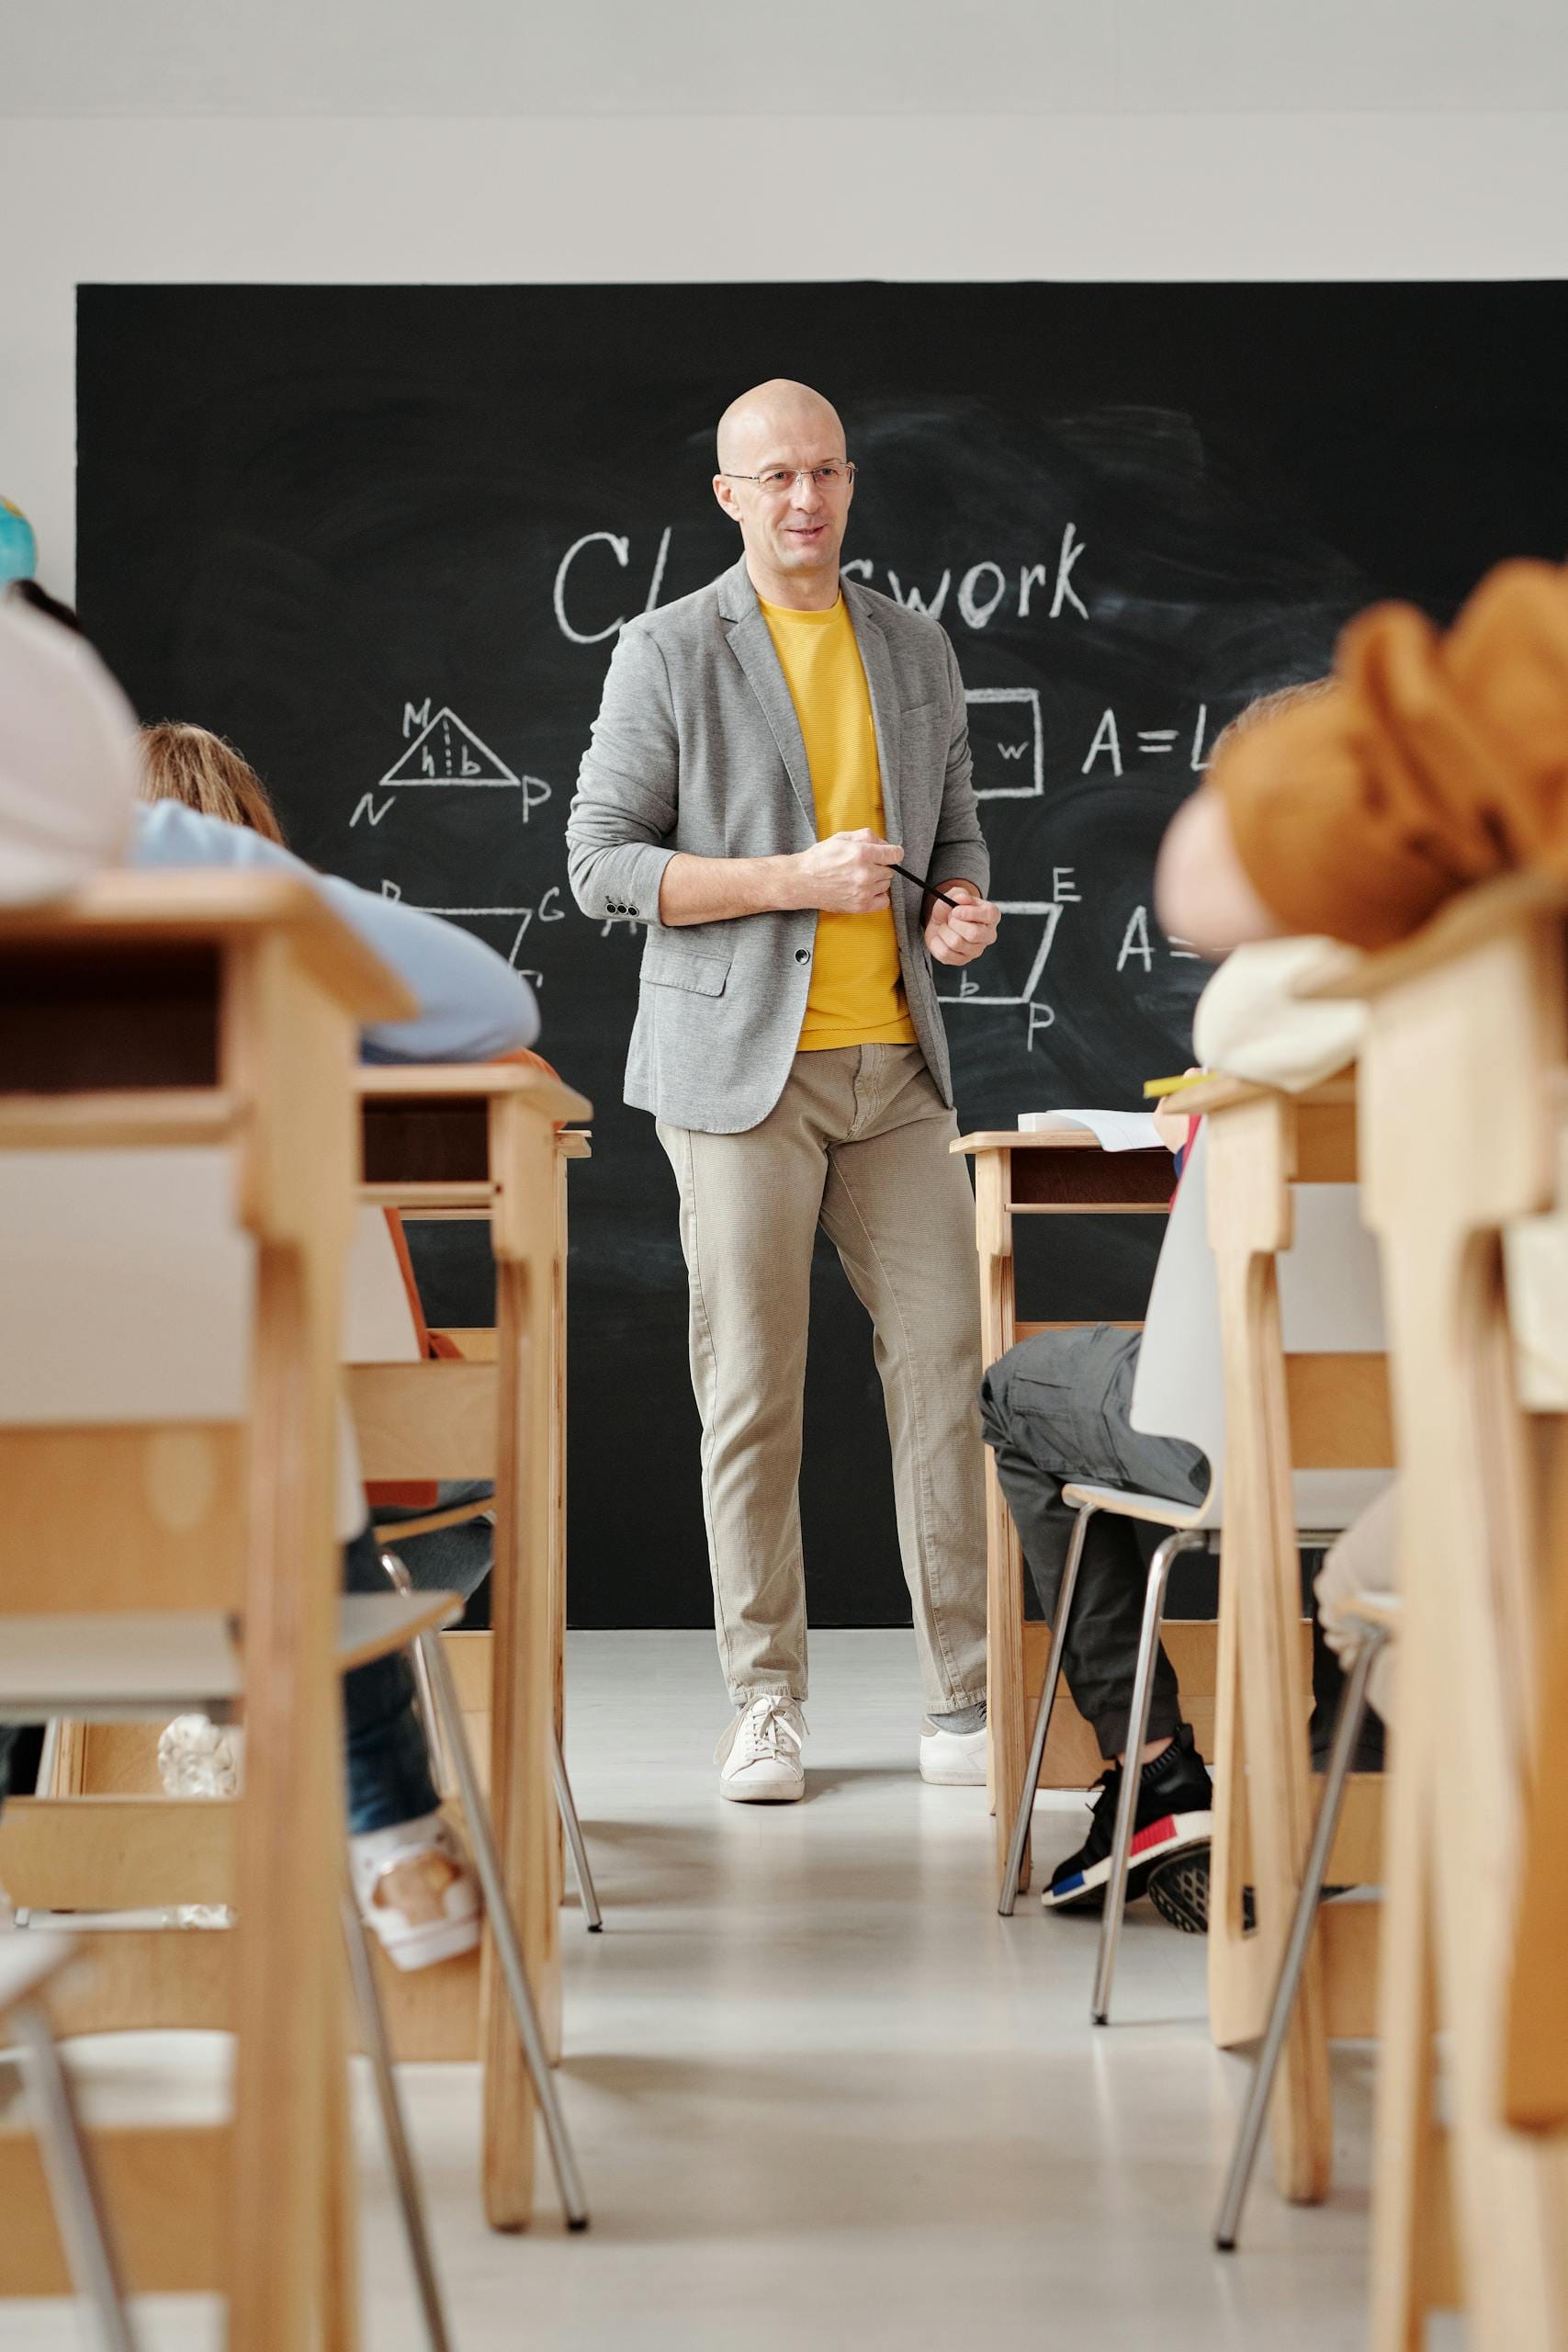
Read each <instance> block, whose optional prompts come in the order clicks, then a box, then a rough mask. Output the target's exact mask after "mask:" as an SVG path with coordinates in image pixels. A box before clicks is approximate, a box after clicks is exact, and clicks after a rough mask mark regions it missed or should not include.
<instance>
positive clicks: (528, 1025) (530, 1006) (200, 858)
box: [130, 800, 539, 1062]
mask: <svg viewBox="0 0 1568 2352" xmlns="http://www.w3.org/2000/svg"><path fill="white" fill-rule="evenodd" d="M130 864H131V865H148V866H152V865H157V866H192V865H225V866H239V867H249V868H251V869H253V870H254V869H255V868H257V867H260V868H263V869H265V870H266V871H267V872H270V873H284V874H293V875H296V876H298V877H299V879H300V880H301V881H304V882H308V883H310V887H311V888H312V889H315V890H319V891H320V893H321V896H322V898H323V899H326V901H327V903H328V905H329V906H330V907H331V908H332V910H333V912H334V914H338V915H341V916H342V918H343V920H344V922H346V923H348V924H349V925H350V926H351V927H352V928H353V929H354V930H355V931H356V932H357V933H359V935H360V937H361V938H362V939H363V940H364V941H365V942H366V944H367V946H369V947H372V948H373V949H374V950H375V952H376V954H377V955H378V956H380V957H381V958H382V960H383V962H385V963H387V964H389V965H390V967H391V968H392V969H393V971H395V972H396V973H397V974H398V976H399V978H400V979H403V980H405V981H406V982H407V983H408V985H409V987H410V988H411V989H412V990H413V993H414V995H415V996H416V997H417V998H418V999H419V1007H420V1010H419V1015H418V1018H417V1019H416V1020H413V1021H394V1022H377V1023H371V1025H370V1026H369V1027H368V1028H367V1029H366V1030H365V1032H364V1033H363V1045H364V1050H365V1055H366V1058H367V1060H370V1061H397V1062H403V1061H408V1062H477V1061H488V1060H490V1059H491V1057H493V1056H495V1055H497V1054H507V1053H512V1052H514V1051H515V1049H516V1048H517V1047H518V1046H531V1045H532V1044H533V1042H534V1039H535V1038H536V1036H537V1035H538V1034H539V1009H538V1006H537V1004H536V1002H535V1001H534V991H533V989H531V988H530V987H529V986H528V983H527V981H526V980H525V979H524V978H522V976H521V975H520V974H519V973H517V972H514V971H513V969H512V967H511V966H510V965H509V964H508V963H507V962H506V961H505V959H504V958H503V957H502V956H498V955H497V954H496V953H495V951H494V949H493V948H490V947H487V946H486V945H485V944H484V943H483V941H482V940H479V939H475V938H473V937H471V936H470V934H469V933H468V932H466V931H459V930H458V928H457V925H456V923H449V922H442V921H441V919H440V917H439V916H437V915H431V914H425V913H423V911H422V910H420V909H419V908H417V907H405V906H404V905H403V904H402V903H401V901H400V900H399V899H384V898H382V897H380V896H379V895H378V893H376V892H375V891H372V890H360V889H356V888H355V886H354V884H353V883H352V882H344V881H341V880H339V878H338V877H337V876H335V875H332V874H318V873H317V872H316V869H315V868H314V866H311V865H306V864H305V862H304V860H303V859H302V858H298V857H295V856H293V855H291V854H290V853H289V852H288V850H286V849H280V848H279V847H278V846H277V844H276V842H269V841H265V840H264V839H263V838H262V836H261V834H259V833H253V832H250V831H247V829H246V828H245V827H244V826H243V825H227V824H224V823H223V821H222V820H221V819H220V818H217V817H203V816H201V815H199V814H198V812H197V810H196V809H186V808H184V807H183V806H182V805H181V804H180V803H179V802H178V801H174V800H157V801H153V802H152V803H151V804H150V805H143V806H141V808H139V809H138V810H137V812H136V826H135V831H134V833H133V835H132V840H131V848H130Z"/></svg>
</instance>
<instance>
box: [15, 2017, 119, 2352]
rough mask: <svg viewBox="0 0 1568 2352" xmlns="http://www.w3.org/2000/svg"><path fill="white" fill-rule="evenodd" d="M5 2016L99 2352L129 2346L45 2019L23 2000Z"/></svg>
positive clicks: (77, 2122) (91, 2170) (85, 2151)
mask: <svg viewBox="0 0 1568 2352" xmlns="http://www.w3.org/2000/svg"><path fill="white" fill-rule="evenodd" d="M11 2023H12V2026H13V2027H14V2029H15V2031H16V2035H17V2040H18V2041H19V2042H20V2043H21V2045H22V2051H23V2056H24V2060H25V2066H26V2073H27V2078H28V2086H29V2087H30V2088H31V2090H32V2091H33V2093H34V2094H35V2096H36V2098H37V2099H38V2104H39V2145H40V2147H41V2148H42V2151H43V2161H44V2168H45V2170H46V2172H47V2173H48V2175H49V2183H50V2188H51V2193H52V2196H53V2199H54V2211H55V2219H56V2221H57V2222H58V2223H59V2226H60V2234H61V2238H62V2241H63V2243H64V2247H65V2258H66V2261H67V2262H68V2263H69V2265H70V2267H71V2276H72V2278H73V2280H74V2281H75V2286H76V2292H77V2293H78V2294H79V2295H80V2296H81V2297H82V2299H83V2301H85V2302H87V2303H90V2304H91V2306H92V2309H93V2312H94V2314H95V2316H96V2320H97V2326H98V2336H99V2340H100V2342H101V2344H102V2345H103V2346H104V2352H136V2338H135V2336H134V2335H132V2333H131V2327H130V2313H129V2312H128V2311H127V2310H126V2307H125V2282H124V2279H123V2278H122V2277H121V2274H120V2267H119V2260H118V2256H117V2254H116V2251H115V2245H114V2239H113V2236H112V2235H111V2233H110V2230H109V2224H108V2217H107V2211H106V2209H105V2205H104V2199H103V2191H102V2188H100V2186H99V2183H98V2177H97V2169H96V2165H94V2162H93V2158H92V2153H91V2151H90V2149H89V2148H88V2145H87V2141H86V2136H85V2133H84V2131H83V2130H82V2122H81V2118H80V2116H79V2115H78V2113H77V2111H76V2100H75V2096H74V2094H73V2091H72V2088H71V2078H70V2076H69V2075H67V2073H66V2071H65V2066H64V2062H63V2061H62V2058H61V2055H60V2052H59V2050H58V2049H57V2048H56V2046H55V2041H54V2035H53V2032H52V2030H51V2027H50V2023H49V2019H48V2018H46V2017H45V2016H44V2014H43V2012H42V2011H41V2010H40V2009H39V2008H36V2007H34V2006H33V2004H32V2003H31V2002H30V2001H23V2002H21V2003H19V2004H18V2005H17V2007H15V2008H14V2009H13V2010H12V2011H11Z"/></svg>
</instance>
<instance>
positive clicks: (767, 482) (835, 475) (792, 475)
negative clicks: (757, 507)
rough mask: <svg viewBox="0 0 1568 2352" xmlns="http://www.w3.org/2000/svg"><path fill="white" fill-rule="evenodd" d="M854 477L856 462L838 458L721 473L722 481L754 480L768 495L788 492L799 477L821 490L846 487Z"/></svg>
mask: <svg viewBox="0 0 1568 2352" xmlns="http://www.w3.org/2000/svg"><path fill="white" fill-rule="evenodd" d="M854 478H855V469H854V468H853V466H852V465H851V464H849V463H848V462H847V461H846V462H845V463H843V464H841V465H840V463H839V461H838V460H837V459H836V458H835V459H834V460H833V462H832V463H831V464H830V465H826V466H775V467H774V468H773V471H772V472H771V473H765V474H725V473H721V474H720V476H719V480H720V481H754V482H755V483H756V485H757V487H758V489H759V490H760V491H761V492H762V494H763V496H764V497H765V498H783V497H784V496H786V495H787V494H788V493H789V492H791V491H793V490H794V488H795V483H796V482H797V481H814V482H815V483H816V484H817V487H818V490H847V489H848V488H849V486H850V484H851V482H852V481H853V480H854Z"/></svg>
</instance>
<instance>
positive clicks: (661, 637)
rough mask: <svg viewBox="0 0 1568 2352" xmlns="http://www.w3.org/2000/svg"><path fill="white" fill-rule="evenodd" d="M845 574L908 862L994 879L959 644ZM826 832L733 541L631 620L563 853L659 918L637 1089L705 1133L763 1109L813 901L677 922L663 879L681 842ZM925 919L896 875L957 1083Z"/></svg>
mask: <svg viewBox="0 0 1568 2352" xmlns="http://www.w3.org/2000/svg"><path fill="white" fill-rule="evenodd" d="M843 585H844V599H845V602H846V603H847V604H848V605H849V608H850V616H851V619H852V621H853V624H854V631H855V637H856V639H857V641H858V643H859V646H860V654H861V661H862V662H863V664H864V668H865V674H866V682H867V684H868V685H869V686H870V689H871V709H872V718H873V720H874V724H875V729H876V747H877V755H878V758H879V760H880V762H881V766H882V799H883V807H884V810H885V813H886V822H887V837H888V839H889V840H890V841H894V842H900V843H901V844H902V846H903V849H904V854H905V863H906V864H907V865H910V866H912V867H913V868H914V870H915V871H916V872H917V873H919V874H929V875H930V876H931V879H932V880H933V881H936V882H941V881H943V880H946V879H949V878H953V879H956V878H958V877H959V876H963V877H964V879H965V880H967V881H970V882H973V883H974V884H975V886H976V888H977V889H978V890H980V891H981V892H982V893H983V892H984V891H985V889H986V887H987V879H988V877H989V873H990V862H989V859H988V858H987V854H986V843H985V839H984V836H983V835H982V833H981V831H980V822H979V817H978V815H977V813H976V802H975V788H974V785H973V783H972V781H971V776H970V761H969V731H968V726H967V714H966V711H965V707H964V682H963V680H962V679H961V678H960V676H959V674H958V662H957V659H956V657H955V656H954V653H953V648H952V646H951V645H950V644H949V642H948V639H947V636H946V634H945V632H944V631H943V630H942V628H941V627H940V626H939V625H938V623H937V622H935V621H933V620H931V619H930V618H929V617H928V616H926V615H925V614H923V613H919V612H908V611H906V610H905V608H904V606H903V605H897V604H895V603H894V602H893V600H892V598H891V597H887V596H880V595H878V594H877V593H876V592H875V590H874V589H872V588H863V587H862V586H861V585H860V583H859V582H858V581H854V580H846V581H845V582H844V583H843ZM816 839H817V815H816V809H815V806H814V803H813V800H812V796H811V776H810V773H809V770H808V768H807V760H806V746H805V744H804V742H803V741H802V740H801V734H800V726H799V722H798V721H797V719H796V718H795V705H794V703H793V702H792V701H791V699H790V692H789V687H788V686H787V684H785V682H784V672H783V670H782V669H781V668H780V667H779V662H778V656H777V655H776V654H775V653H774V651H773V639H772V637H771V636H770V635H769V633H768V624H767V621H766V620H765V618H764V617H763V615H762V613H761V608H760V606H759V605H758V603H757V592H756V590H755V589H754V588H753V587H752V585H751V581H750V574H749V572H748V571H747V569H746V565H745V561H744V560H741V561H740V562H739V563H738V564H737V565H736V566H735V567H734V569H733V571H727V572H725V573H724V574H723V575H722V576H721V577H720V578H719V579H717V580H715V581H712V582H709V584H708V586H707V587H705V588H699V589H698V590H697V592H696V594H694V595H692V596H683V597H682V599H681V601H680V602H679V603H678V604H674V605H663V606H662V607H660V608H659V609H657V610H655V611H653V612H651V613H644V614H642V615H640V616H638V618H637V619H636V620H633V621H629V622H628V623H627V624H626V628H624V629H623V630H622V631H621V638H620V642H619V644H618V645H617V646H616V648H615V654H614V657H613V659H612V661H611V663H610V668H609V672H608V674H607V675H606V677H605V680H604V699H603V701H602V702H601V704H600V706H599V716H598V718H596V719H595V720H594V722H593V738H592V743H591V744H590V746H589V748H588V750H587V751H586V752H584V753H583V755H582V765H581V771H580V773H579V776H578V787H577V794H576V797H575V798H574V799H573V801H572V804H571V813H570V817H569V818H568V820H567V829H566V841H567V871H568V873H569V875H570V879H571V888H572V893H573V895H574V897H575V898H576V899H577V903H578V905H579V906H580V907H581V909H582V911H583V913H584V914H586V915H591V916H593V917H595V918H597V919H598V920H600V921H604V920H605V919H606V918H608V917H610V916H629V917H631V918H633V919H634V920H635V921H637V922H640V923H646V924H647V926H648V938H647V941H646V942H645V944H644V947H643V955H642V980H641V989H640V991H639V997H638V1003H637V1023H636V1026H635V1027H634V1028H633V1031H632V1039H631V1049H630V1052H629V1054H628V1056H627V1058H626V1101H627V1102H628V1103H633V1104H635V1105H636V1106H637V1108H639V1109H641V1110H645V1111H652V1112H653V1113H654V1114H656V1116H657V1117H659V1118H660V1119H664V1120H666V1121H668V1122H669V1124H670V1125H671V1126H677V1127H697V1128H701V1129H703V1130H704V1131H705V1132H706V1133H708V1134H710V1135H739V1133H740V1132H741V1131H742V1130H743V1129H745V1128H747V1127H754V1126H756V1125H758V1124H759V1123H760V1122H761V1120H763V1119H765V1118H766V1117H767V1115H768V1113H769V1112H770V1111H771V1110H772V1109H773V1105H774V1103H776V1102H777V1101H778V1099H779V1096H780V1094H781V1093H782V1092H783V1091H784V1080H786V1079H787V1077H788V1076H789V1072H790V1065H791V1063H792V1062H793V1060H794V1058H795V1048H796V1046H797V1045H798V1044H799V1041H800V1030H801V1024H802V1023H803V1022H804V1020H805V1018H806V1000H807V993H808V991H809V989H810V984H811V957H812V952H813V947H814V944H815V941H816V936H817V915H816V911H815V910H813V909H811V908H804V909H800V910H795V911H792V912H789V913H780V914H756V915H744V916H741V917H739V918H738V919H735V920H732V921H730V922H707V923H691V924H682V925H676V926H670V925H667V924H664V923H661V922H660V920H659V886H660V878H661V876H662V875H663V872H664V868H665V866H666V865H668V864H669V862H670V860H671V857H673V856H675V855H676V854H677V853H678V852H681V851H687V852H690V854H692V855H693V856H694V857H775V856H780V855H783V854H786V853H789V852H792V851H795V850H802V849H807V848H809V847H810V845H811V843H812V842H814V841H815V840H816ZM919 918H920V899H919V895H918V894H917V893H916V892H915V891H913V890H911V889H909V888H908V886H907V885H905V884H903V883H895V884H894V886H893V921H894V925H895V928H896V930H897V934H898V960H899V963H900V965H901V966H902V967H903V975H904V987H905V990H906V992H907V994H908V1002H909V1012H910V1017H911V1018H912V1020H913V1022H914V1024H915V1033H916V1035H917V1036H918V1037H919V1041H920V1048H921V1051H922V1052H923V1053H924V1055H925V1057H926V1062H927V1066H928V1067H929V1069H930V1070H931V1076H932V1077H933V1078H934V1080H936V1083H937V1085H938V1087H939V1088H940V1089H941V1091H942V1099H943V1101H944V1102H947V1103H951V1102H952V1100H953V1085H952V1080H951V1077H950V1074H949V1070H948V1060H947V1040H946V1037H945V1035H943V1032H942V1012H941V1010H940V1008H939V1006H938V1004H937V1000H936V990H935V989H934V987H933V986H932V982H931V959H930V957H929V956H928V955H927V953H926V948H925V942H924V940H923V939H922V937H921V935H920V925H919Z"/></svg>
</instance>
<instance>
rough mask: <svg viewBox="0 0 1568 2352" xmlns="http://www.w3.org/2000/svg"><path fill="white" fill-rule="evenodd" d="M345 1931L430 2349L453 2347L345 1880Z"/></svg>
mask: <svg viewBox="0 0 1568 2352" xmlns="http://www.w3.org/2000/svg"><path fill="white" fill-rule="evenodd" d="M343 1937H344V1943H345V1944H346V1945H347V1947H348V1973H349V1978H350V1981H351V1982H352V1984H353V1986H354V1999H355V2007H356V2008H357V2010H358V2012H359V2024H360V2030H361V2031H362V2033H363V2034H364V2036H365V2054H366V2056H367V2058H368V2059H369V2061H370V2070H371V2072H372V2074H373V2075H375V2078H376V2098H377V2103H378V2106H379V2108H380V2109H381V2129H382V2131H384V2132H385V2133H386V2135H387V2154H388V2157H389V2160H390V2163H391V2166H392V2177H393V2179H394V2181H395V2183H396V2185H397V2191H398V2204H399V2206H400V2209H401V2211H402V2217H403V2235H404V2236H405V2237H406V2238H407V2240H408V2248H409V2260H410V2261H411V2262H412V2265H413V2273H414V2278H415V2280H416V2282H417V2284H418V2287H419V2301H420V2308H421V2310H422V2311H423V2313H424V2332H425V2334H426V2335H427V2336H428V2337H429V2338H430V2344H431V2352H452V2337H451V2335H450V2333H449V2331H448V2329H447V2325H446V2305H445V2303H444V2301H443V2300H442V2295H441V2282H440V2280H439V2278H437V2276H436V2271H435V2256H434V2248H433V2246H432V2245H431V2240H430V2228H429V2223H428V2221H427V2219H426V2215H425V2210H424V2198H423V2192H422V2190H421V2188H420V2183H419V2175H418V2173H417V2172H416V2171H415V2170H414V2162H413V2151H412V2148H411V2146H410V2144H409V2136H408V2127H407V2124H406V2123H405V2121H404V2120H403V2107H402V2101H401V2099H400V2098H399V2096H398V2078H397V2074H396V2071H395V2069H394V2066H393V2063H392V2043H391V2037H390V2036H389V2033H388V2031H387V2019H386V2014H385V2012H384V2010H383V2009H382V2007H381V1996H380V1992H379V1989H378V1985H377V1983H376V1971H375V1969H374V1967H373V1965H372V1964H371V1959H370V1939H369V1938H368V1936H367V1934H366V1931H365V1922H364V1920H363V1919H362V1918H361V1917H360V1916H359V1905H358V1904H357V1903H356V1902H355V1899H354V1890H353V1888H352V1887H346V1886H345V1888H344V1894H343Z"/></svg>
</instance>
